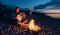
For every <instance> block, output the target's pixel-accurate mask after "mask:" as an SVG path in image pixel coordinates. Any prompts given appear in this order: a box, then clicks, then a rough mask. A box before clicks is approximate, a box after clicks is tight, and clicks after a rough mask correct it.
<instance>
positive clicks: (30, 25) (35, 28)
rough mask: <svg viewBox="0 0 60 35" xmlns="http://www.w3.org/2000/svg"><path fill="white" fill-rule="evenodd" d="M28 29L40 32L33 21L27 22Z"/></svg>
mask: <svg viewBox="0 0 60 35" xmlns="http://www.w3.org/2000/svg"><path fill="white" fill-rule="evenodd" d="M29 29H30V30H32V31H38V30H41V28H40V27H39V26H37V25H34V20H33V19H32V20H30V22H29Z"/></svg>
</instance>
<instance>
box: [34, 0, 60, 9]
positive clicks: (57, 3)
mask: <svg viewBox="0 0 60 35" xmlns="http://www.w3.org/2000/svg"><path fill="white" fill-rule="evenodd" d="M50 6H54V7H60V0H52V1H50V2H48V3H46V4H40V5H37V6H34V9H45V8H46V7H50Z"/></svg>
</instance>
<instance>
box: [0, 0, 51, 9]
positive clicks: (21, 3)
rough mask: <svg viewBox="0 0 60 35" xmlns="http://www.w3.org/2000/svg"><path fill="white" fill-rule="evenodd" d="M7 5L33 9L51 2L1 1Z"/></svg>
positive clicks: (27, 0)
mask: <svg viewBox="0 0 60 35" xmlns="http://www.w3.org/2000/svg"><path fill="white" fill-rule="evenodd" d="M0 1H1V2H2V3H3V4H5V5H13V6H18V7H21V8H29V9H33V8H34V6H37V5H39V4H45V3H47V2H50V1H51V0H0Z"/></svg>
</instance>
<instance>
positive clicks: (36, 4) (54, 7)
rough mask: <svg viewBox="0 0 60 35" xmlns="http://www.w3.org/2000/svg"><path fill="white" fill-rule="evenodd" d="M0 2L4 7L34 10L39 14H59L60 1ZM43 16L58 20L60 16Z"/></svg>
mask: <svg viewBox="0 0 60 35" xmlns="http://www.w3.org/2000/svg"><path fill="white" fill-rule="evenodd" d="M0 2H1V3H3V4H5V5H11V6H18V7H20V8H29V9H30V10H33V9H36V10H37V11H38V10H39V12H40V13H60V0H0ZM41 11H42V12H41ZM45 15H47V16H51V17H53V18H60V14H45Z"/></svg>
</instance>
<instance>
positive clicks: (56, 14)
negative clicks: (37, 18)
mask: <svg viewBox="0 0 60 35" xmlns="http://www.w3.org/2000/svg"><path fill="white" fill-rule="evenodd" d="M42 13H52V14H45V15H47V16H50V17H53V18H59V19H60V10H44V11H43V12H42Z"/></svg>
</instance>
